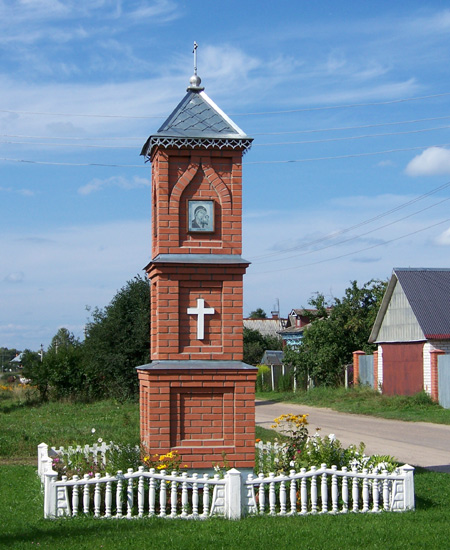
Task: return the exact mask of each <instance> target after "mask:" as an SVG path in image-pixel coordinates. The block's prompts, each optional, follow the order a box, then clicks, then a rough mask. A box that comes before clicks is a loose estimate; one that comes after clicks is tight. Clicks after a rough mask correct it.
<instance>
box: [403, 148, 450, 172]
mask: <svg viewBox="0 0 450 550" xmlns="http://www.w3.org/2000/svg"><path fill="white" fill-rule="evenodd" d="M406 173H407V174H408V175H409V176H436V175H440V174H450V150H449V149H444V148H442V147H430V148H429V149H425V151H423V152H422V153H420V155H417V156H416V157H414V158H413V159H412V160H411V161H410V162H409V163H408V165H407V167H406Z"/></svg>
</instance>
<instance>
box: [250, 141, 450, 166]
mask: <svg viewBox="0 0 450 550" xmlns="http://www.w3.org/2000/svg"><path fill="white" fill-rule="evenodd" d="M449 145H450V144H449V143H441V144H432V145H421V146H419V147H404V148H401V149H388V150H385V151H372V152H370V153H351V154H349V155H337V156H334V157H314V158H305V159H291V160H255V161H249V162H244V163H243V164H244V165H245V166H248V165H250V164H289V163H298V162H315V161H318V160H320V161H322V160H341V159H349V158H358V157H370V156H374V155H385V154H389V153H403V152H406V151H418V150H419V149H429V148H430V147H448V146H449Z"/></svg>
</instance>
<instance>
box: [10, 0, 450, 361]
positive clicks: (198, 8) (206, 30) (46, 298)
mask: <svg viewBox="0 0 450 550" xmlns="http://www.w3.org/2000/svg"><path fill="white" fill-rule="evenodd" d="M194 41H196V42H197V43H198V50H197V68H198V74H199V76H200V77H201V79H202V85H204V86H205V92H206V93H207V94H208V95H209V97H211V99H212V100H213V101H214V102H215V103H216V104H217V105H218V106H219V107H220V108H221V109H222V110H223V111H224V112H225V113H226V114H227V115H228V116H230V118H231V119H232V120H233V121H234V122H235V123H236V124H237V125H238V126H239V127H240V128H242V129H243V130H244V131H245V132H246V133H247V134H248V135H249V136H251V137H253V138H254V142H253V146H252V148H251V149H250V151H249V152H247V153H246V155H245V156H244V162H243V202H244V205H243V224H244V225H243V226H244V230H243V241H244V245H243V254H242V255H243V257H244V258H245V259H247V260H249V261H251V262H252V263H251V265H250V267H249V268H248V271H247V274H246V275H245V277H244V311H243V313H244V316H247V315H248V314H249V313H250V312H251V311H252V310H254V309H256V308H258V307H261V308H263V309H264V310H265V311H266V312H267V313H268V314H269V315H270V312H271V311H272V310H274V309H277V307H278V304H279V308H280V314H281V315H282V316H283V317H285V316H287V314H288V313H289V311H290V310H291V309H293V308H301V307H307V306H308V300H309V299H310V298H311V297H312V296H313V295H314V294H315V293H316V292H320V293H323V294H324V295H325V296H326V298H327V299H329V300H332V299H333V298H334V297H337V298H339V297H342V295H343V293H344V290H345V288H347V287H348V286H349V284H350V282H351V281H353V280H356V281H357V282H358V283H359V284H361V285H362V284H364V283H366V282H368V281H370V280H371V279H382V280H386V279H388V278H389V277H390V275H391V273H392V269H393V268H394V267H448V268H450V134H449V129H450V86H449V81H450V77H449V69H448V68H449V66H450V48H449V43H450V9H449V8H448V2H444V1H434V0H428V1H427V2H423V1H418V0H417V1H416V0H410V1H409V2H402V3H400V2H391V1H389V2H388V1H384V0H379V1H377V2H361V1H360V0H358V1H353V0H346V2H336V1H335V0H321V1H320V2H314V3H313V2H306V1H304V0H280V2H277V3H273V2H265V1H261V0H259V1H253V0H240V1H236V0H228V1H226V2H211V1H210V0H209V1H204V0H195V1H181V0H148V1H145V0H134V1H120V0H116V1H112V0H90V1H89V2H86V1H82V0H76V1H75V0H68V1H56V0H21V1H14V0H0V144H1V150H0V174H1V176H0V204H1V216H0V235H1V239H0V346H6V347H9V348H13V347H14V348H17V349H20V350H22V349H25V348H29V349H35V350H37V349H39V348H40V346H41V344H42V345H43V346H44V348H46V347H47V346H48V345H49V343H50V341H51V338H52V337H53V336H54V335H55V334H56V332H57V331H58V329H59V328H61V327H65V328H67V329H68V330H70V331H71V332H73V333H74V334H75V335H76V336H77V337H79V338H81V339H82V338H83V333H84V326H85V324H86V322H87V321H88V320H89V318H90V312H89V308H91V311H92V308H95V307H99V308H103V307H105V306H106V305H107V304H108V303H109V302H110V301H111V299H112V298H113V297H114V295H115V293H116V292H117V291H118V290H119V289H120V288H122V287H123V286H124V285H125V284H126V282H127V281H129V280H131V279H132V278H133V277H134V276H136V275H138V274H143V273H144V272H143V267H144V266H145V265H146V264H147V263H148V262H149V261H150V259H151V258H150V252H151V248H150V247H151V241H150V238H151V234H150V220H151V201H150V199H151V195H150V189H151V187H150V186H151V181H150V177H151V168H150V165H149V164H148V163H147V164H146V163H145V162H144V158H143V157H141V156H140V151H141V147H142V145H143V144H144V142H145V141H146V139H147V138H148V136H149V135H151V134H152V133H155V132H156V131H157V130H158V128H159V127H160V125H161V124H162V123H163V122H164V120H165V119H166V118H167V117H168V116H169V115H170V113H171V112H172V110H173V109H174V108H175V107H176V106H177V104H178V102H179V101H180V100H181V99H182V98H183V97H184V95H185V92H186V87H187V86H188V84H189V78H190V76H191V75H192V74H193V55H192V49H193V43H194Z"/></svg>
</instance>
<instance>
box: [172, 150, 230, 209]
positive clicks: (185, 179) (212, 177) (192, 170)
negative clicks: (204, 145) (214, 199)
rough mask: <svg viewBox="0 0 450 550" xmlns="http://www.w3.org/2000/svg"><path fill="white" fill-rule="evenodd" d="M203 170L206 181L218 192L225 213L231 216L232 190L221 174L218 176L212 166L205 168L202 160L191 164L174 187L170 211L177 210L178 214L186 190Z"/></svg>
mask: <svg viewBox="0 0 450 550" xmlns="http://www.w3.org/2000/svg"><path fill="white" fill-rule="evenodd" d="M201 169H203V173H204V174H205V176H206V179H207V180H208V182H209V183H210V184H211V185H212V187H213V189H214V190H215V191H216V193H217V195H218V197H219V198H220V203H221V206H222V209H223V212H224V213H226V214H231V205H232V200H231V193H230V190H229V189H228V187H227V186H226V185H225V183H224V181H223V180H222V178H221V177H220V176H219V174H217V172H216V171H215V170H214V169H213V168H212V167H211V166H204V164H203V162H202V161H201V160H200V161H199V162H192V163H190V165H189V166H188V168H187V170H186V171H185V172H184V173H183V175H182V176H181V177H180V178H179V180H178V181H177V183H176V184H175V185H174V187H173V189H172V192H171V194H170V199H169V209H170V211H171V212H174V210H176V212H178V208H179V204H180V200H181V197H182V195H183V192H184V190H185V189H186V188H187V186H188V185H189V184H190V183H191V181H192V180H193V179H194V177H195V176H196V175H197V173H198V171H199V170H201ZM173 209H174V210H173Z"/></svg>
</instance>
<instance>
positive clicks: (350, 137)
mask: <svg viewBox="0 0 450 550" xmlns="http://www.w3.org/2000/svg"><path fill="white" fill-rule="evenodd" d="M449 128H450V125H449V126H438V127H434V128H420V129H418V130H408V131H405V132H386V133H383V134H365V135H360V136H344V137H335V138H323V139H316V140H303V141H283V142H277V143H255V144H253V147H269V146H276V145H283V146H285V145H307V144H316V143H330V142H338V141H354V140H358V139H367V138H376V137H391V136H400V135H408V134H420V133H424V132H434V131H437V130H448V129H449ZM28 139H32V138H28ZM37 139H46V138H37ZM47 139H64V138H47ZM74 139H76V138H74ZM78 139H82V138H78ZM128 139H136V138H128ZM142 141H144V138H142ZM0 144H4V145H33V146H45V147H48V146H51V147H68V146H70V147H80V148H86V149H135V148H136V147H135V146H134V145H90V144H78V143H75V144H73V143H71V144H69V143H40V142H31V141H0Z"/></svg>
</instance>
